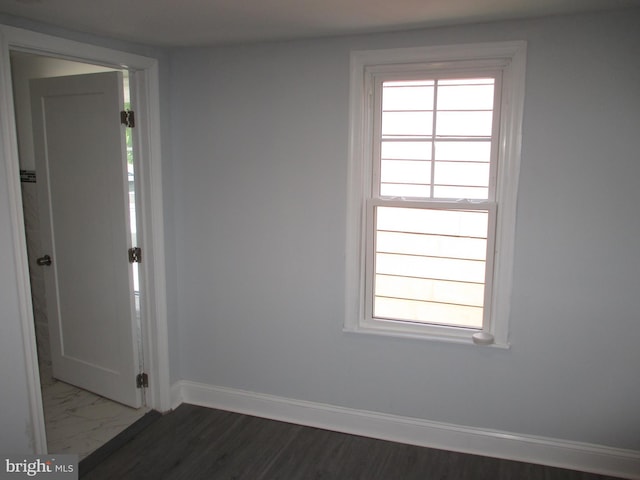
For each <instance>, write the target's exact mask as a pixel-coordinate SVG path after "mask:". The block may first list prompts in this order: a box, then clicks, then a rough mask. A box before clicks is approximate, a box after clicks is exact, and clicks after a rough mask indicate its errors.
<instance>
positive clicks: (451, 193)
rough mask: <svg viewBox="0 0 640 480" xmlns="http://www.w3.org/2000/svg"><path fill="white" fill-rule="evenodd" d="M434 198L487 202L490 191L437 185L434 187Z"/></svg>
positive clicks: (478, 188) (479, 188) (480, 188)
mask: <svg viewBox="0 0 640 480" xmlns="http://www.w3.org/2000/svg"><path fill="white" fill-rule="evenodd" d="M433 198H440V199H444V198H447V199H456V200H457V199H466V200H487V199H488V198H489V189H488V188H482V187H451V186H440V185H436V186H435V187H433Z"/></svg>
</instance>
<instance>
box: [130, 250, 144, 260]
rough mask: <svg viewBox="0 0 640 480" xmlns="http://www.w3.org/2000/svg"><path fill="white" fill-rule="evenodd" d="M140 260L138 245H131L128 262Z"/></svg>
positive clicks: (140, 253) (140, 251)
mask: <svg viewBox="0 0 640 480" xmlns="http://www.w3.org/2000/svg"><path fill="white" fill-rule="evenodd" d="M141 262H142V249H141V248H140V247H131V248H130V249H129V263H141Z"/></svg>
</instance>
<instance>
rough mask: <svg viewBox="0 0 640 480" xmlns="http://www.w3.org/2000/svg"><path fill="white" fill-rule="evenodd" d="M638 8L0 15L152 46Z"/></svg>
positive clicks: (114, 5)
mask: <svg viewBox="0 0 640 480" xmlns="http://www.w3.org/2000/svg"><path fill="white" fill-rule="evenodd" d="M632 6H640V0H0V13H3V14H9V15H12V16H18V17H25V18H27V19H30V20H35V21H38V22H43V23H46V24H50V25H54V26H59V27H64V28H67V29H71V30H76V31H80V32H90V33H93V34H96V35H100V36H108V37H112V38H117V39H122V40H127V41H132V42H137V43H144V44H149V45H156V46H205V45H222V44H232V43H246V42H256V41H269V40H283V39H293V38H304V37H320V36H331V35H344V34H353V33H368V32H380V31H392V30H404V29H412V28H421V27H432V26H440V25H452V24H462V23H470V22H486V21H493V20H505V19H515V18H528V17H536V16H545V15H555V14H565V13H575V12H583V11H595V10H604V9H612V8H624V7H632Z"/></svg>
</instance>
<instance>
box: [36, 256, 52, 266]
mask: <svg viewBox="0 0 640 480" xmlns="http://www.w3.org/2000/svg"><path fill="white" fill-rule="evenodd" d="M36 263H37V264H38V265H51V257H50V256H49V255H45V256H44V257H40V258H39V259H37V260H36Z"/></svg>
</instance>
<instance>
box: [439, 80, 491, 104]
mask: <svg viewBox="0 0 640 480" xmlns="http://www.w3.org/2000/svg"><path fill="white" fill-rule="evenodd" d="M438 110H493V85H457V86H441V87H439V88H438Z"/></svg>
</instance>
